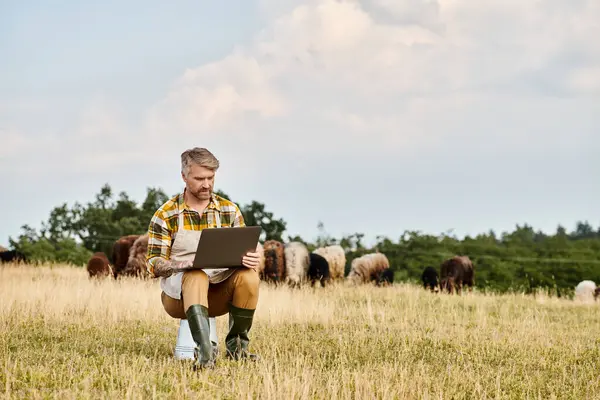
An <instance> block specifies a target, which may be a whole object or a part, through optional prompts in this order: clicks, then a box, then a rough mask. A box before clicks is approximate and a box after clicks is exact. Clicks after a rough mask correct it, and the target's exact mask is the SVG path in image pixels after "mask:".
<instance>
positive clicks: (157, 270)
mask: <svg viewBox="0 0 600 400" xmlns="http://www.w3.org/2000/svg"><path fill="white" fill-rule="evenodd" d="M190 265H191V261H175V260H167V259H165V258H162V257H157V259H156V260H155V261H154V262H153V271H154V276H156V277H163V278H168V277H169V276H171V275H173V273H175V272H178V270H179V269H183V268H185V267H189V266H190Z"/></svg>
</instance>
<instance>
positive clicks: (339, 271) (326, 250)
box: [313, 244, 346, 281]
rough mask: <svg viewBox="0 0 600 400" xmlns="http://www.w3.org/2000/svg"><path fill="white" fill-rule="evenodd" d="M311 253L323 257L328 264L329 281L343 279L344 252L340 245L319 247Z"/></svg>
mask: <svg viewBox="0 0 600 400" xmlns="http://www.w3.org/2000/svg"><path fill="white" fill-rule="evenodd" d="M313 253H315V254H318V255H320V256H322V257H325V259H326V260H327V264H329V277H330V280H331V281H338V280H343V279H344V269H345V267H346V253H345V252H344V249H343V248H342V246H340V245H338V244H335V245H332V246H326V247H319V248H318V249H316V250H315V251H313Z"/></svg>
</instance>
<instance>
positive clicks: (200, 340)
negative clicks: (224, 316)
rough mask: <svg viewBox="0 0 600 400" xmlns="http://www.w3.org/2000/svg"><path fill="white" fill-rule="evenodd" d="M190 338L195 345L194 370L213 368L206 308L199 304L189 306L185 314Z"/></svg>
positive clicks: (213, 360) (213, 361)
mask: <svg viewBox="0 0 600 400" xmlns="http://www.w3.org/2000/svg"><path fill="white" fill-rule="evenodd" d="M185 315H186V316H187V320H188V324H189V325H190V331H191V332H192V337H193V338H194V342H195V343H196V347H195V348H194V358H195V361H194V370H197V369H204V368H214V367H215V359H214V357H213V349H212V343H211V342H210V325H209V321H208V308H206V307H204V306H203V305H201V304H193V305H191V306H190V307H189V308H188V309H187V311H186V312H185Z"/></svg>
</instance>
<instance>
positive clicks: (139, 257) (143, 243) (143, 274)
mask: <svg viewBox="0 0 600 400" xmlns="http://www.w3.org/2000/svg"><path fill="white" fill-rule="evenodd" d="M147 252H148V234H144V235H141V236H140V237H138V238H137V239H136V240H135V242H133V245H132V246H131V248H130V249H129V258H128V259H127V264H126V265H125V268H123V270H121V275H127V276H135V277H137V278H147V277H149V274H148V270H147V268H146V253H147Z"/></svg>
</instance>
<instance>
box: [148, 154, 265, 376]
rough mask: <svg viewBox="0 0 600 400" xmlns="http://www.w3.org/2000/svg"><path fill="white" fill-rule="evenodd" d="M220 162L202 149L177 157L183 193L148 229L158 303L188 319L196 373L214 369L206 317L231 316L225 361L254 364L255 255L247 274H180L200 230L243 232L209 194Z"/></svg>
mask: <svg viewBox="0 0 600 400" xmlns="http://www.w3.org/2000/svg"><path fill="white" fill-rule="evenodd" d="M218 168H219V161H218V160H217V159H216V158H215V156H214V155H213V154H212V153H211V152H210V151H208V150H207V149H205V148H198V147H195V148H193V149H190V150H186V151H184V152H183V153H182V154H181V176H182V178H183V181H184V182H185V189H184V190H183V192H182V193H180V194H178V195H176V196H174V197H172V198H171V199H169V200H168V201H167V202H166V203H164V204H163V205H162V206H161V207H160V208H159V209H158V210H157V211H156V212H155V213H154V215H153V216H152V219H151V221H150V226H149V228H148V234H149V239H148V253H147V256H146V260H147V263H146V265H147V268H148V272H150V274H151V276H154V277H159V278H160V286H161V289H162V293H161V300H162V304H163V307H164V309H165V311H166V312H167V313H168V314H169V315H170V316H171V317H173V318H180V319H187V320H188V323H189V326H190V330H191V333H192V337H193V338H194V342H195V344H196V347H195V350H194V357H195V362H194V367H195V369H196V368H213V367H214V366H215V355H214V354H213V351H212V345H211V342H210V339H209V334H210V333H209V331H210V329H209V317H216V316H220V315H224V314H226V313H229V333H228V334H227V336H226V338H225V344H226V348H227V353H226V354H227V356H228V357H230V358H233V359H236V360H239V359H250V360H253V361H255V360H258V359H259V357H258V355H256V354H252V353H250V352H249V351H248V343H249V338H248V331H249V330H250V328H251V327H252V320H253V317H254V312H255V309H256V305H257V303H258V287H259V282H260V280H259V276H258V272H257V271H256V267H257V266H258V263H259V256H258V253H257V252H249V253H247V254H246V255H245V256H244V257H243V258H242V260H241V264H242V265H243V266H244V267H245V268H232V269H228V268H224V269H209V270H188V271H179V270H180V269H185V268H187V267H189V266H191V265H192V263H193V260H194V256H195V252H196V248H197V247H198V241H199V240H200V234H201V231H202V229H205V228H213V227H214V228H219V227H238V226H245V223H244V217H243V216H242V213H241V212H240V209H239V208H238V207H237V205H235V204H234V203H232V202H231V201H228V200H226V199H224V198H222V197H220V196H218V195H216V194H214V193H213V188H214V182H215V174H216V172H217V170H218Z"/></svg>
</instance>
